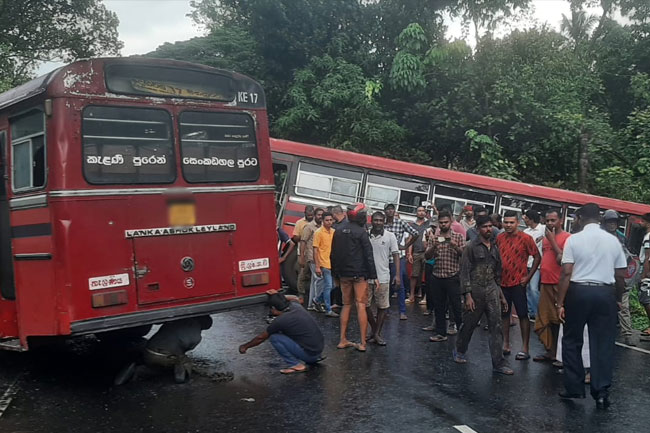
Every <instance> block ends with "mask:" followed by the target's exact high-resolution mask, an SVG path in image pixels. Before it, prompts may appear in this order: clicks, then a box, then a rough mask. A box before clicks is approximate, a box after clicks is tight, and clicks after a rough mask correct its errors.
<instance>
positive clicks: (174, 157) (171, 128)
mask: <svg viewBox="0 0 650 433" xmlns="http://www.w3.org/2000/svg"><path fill="white" fill-rule="evenodd" d="M90 107H108V108H121V109H137V110H157V111H162V112H164V113H165V114H166V115H167V116H168V117H169V125H168V126H169V133H170V140H171V151H172V153H171V159H172V161H173V164H172V167H173V174H174V177H173V179H171V180H166V181H161V182H151V181H149V182H92V181H91V180H90V179H88V176H86V158H85V157H84V141H83V140H84V132H85V131H84V112H85V111H86V109H87V108H90ZM80 114H81V128H80V131H81V142H80V144H81V146H80V150H81V174H82V176H83V178H84V180H85V181H86V183H88V184H89V185H95V186H103V185H171V184H174V183H176V181H177V180H178V167H177V160H178V157H177V156H178V155H177V151H176V137H175V131H174V116H173V115H172V113H171V112H170V111H169V110H168V109H166V108H161V107H157V106H154V107H151V106H142V105H114V104H94V103H93V104H88V105H86V106H84V107H83V109H82V110H81V113H80ZM124 120H128V119H124ZM161 141H162V140H161ZM179 145H180V143H179Z"/></svg>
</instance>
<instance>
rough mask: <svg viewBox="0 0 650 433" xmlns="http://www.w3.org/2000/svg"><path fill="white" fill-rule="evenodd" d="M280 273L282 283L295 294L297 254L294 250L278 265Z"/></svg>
mask: <svg viewBox="0 0 650 433" xmlns="http://www.w3.org/2000/svg"><path fill="white" fill-rule="evenodd" d="M280 266H281V267H280V271H281V272H282V279H283V280H284V283H285V284H286V285H287V286H289V290H290V291H291V292H292V293H297V291H298V271H297V269H298V254H297V251H296V248H294V249H293V251H291V254H289V255H288V256H287V259H286V260H285V261H284V263H282V265H280Z"/></svg>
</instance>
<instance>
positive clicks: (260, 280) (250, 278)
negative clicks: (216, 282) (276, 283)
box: [241, 272, 269, 287]
mask: <svg viewBox="0 0 650 433" xmlns="http://www.w3.org/2000/svg"><path fill="white" fill-rule="evenodd" d="M268 283H269V273H268V272H255V273H253V274H246V275H242V277H241V284H242V286H244V287H249V286H261V285H262V284H268Z"/></svg>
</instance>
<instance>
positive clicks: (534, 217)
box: [524, 209, 546, 320]
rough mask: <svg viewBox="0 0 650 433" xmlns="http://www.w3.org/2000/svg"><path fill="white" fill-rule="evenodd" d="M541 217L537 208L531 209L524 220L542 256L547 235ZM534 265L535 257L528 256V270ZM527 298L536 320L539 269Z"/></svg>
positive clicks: (531, 315) (531, 314)
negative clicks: (543, 242) (543, 243)
mask: <svg viewBox="0 0 650 433" xmlns="http://www.w3.org/2000/svg"><path fill="white" fill-rule="evenodd" d="M541 219H542V218H541V215H540V214H539V212H537V211H536V210H533V209H529V210H527V211H526V212H525V213H524V222H525V223H526V226H527V227H526V228H525V229H524V233H526V234H527V235H529V236H530V237H532V238H533V240H534V241H535V245H537V249H538V250H539V255H540V257H541V255H542V240H544V236H546V226H545V225H544V224H540V221H541ZM532 267H533V258H532V257H528V270H529V271H530V268H532ZM526 299H528V317H530V319H531V320H535V317H537V304H539V269H537V271H535V273H534V274H533V278H531V279H530V282H529V283H528V286H527V287H526Z"/></svg>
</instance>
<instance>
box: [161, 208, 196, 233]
mask: <svg viewBox="0 0 650 433" xmlns="http://www.w3.org/2000/svg"><path fill="white" fill-rule="evenodd" d="M168 214H169V225H170V226H172V227H178V226H193V225H194V224H196V209H195V206H194V203H172V204H170V205H169V213H168Z"/></svg>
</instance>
